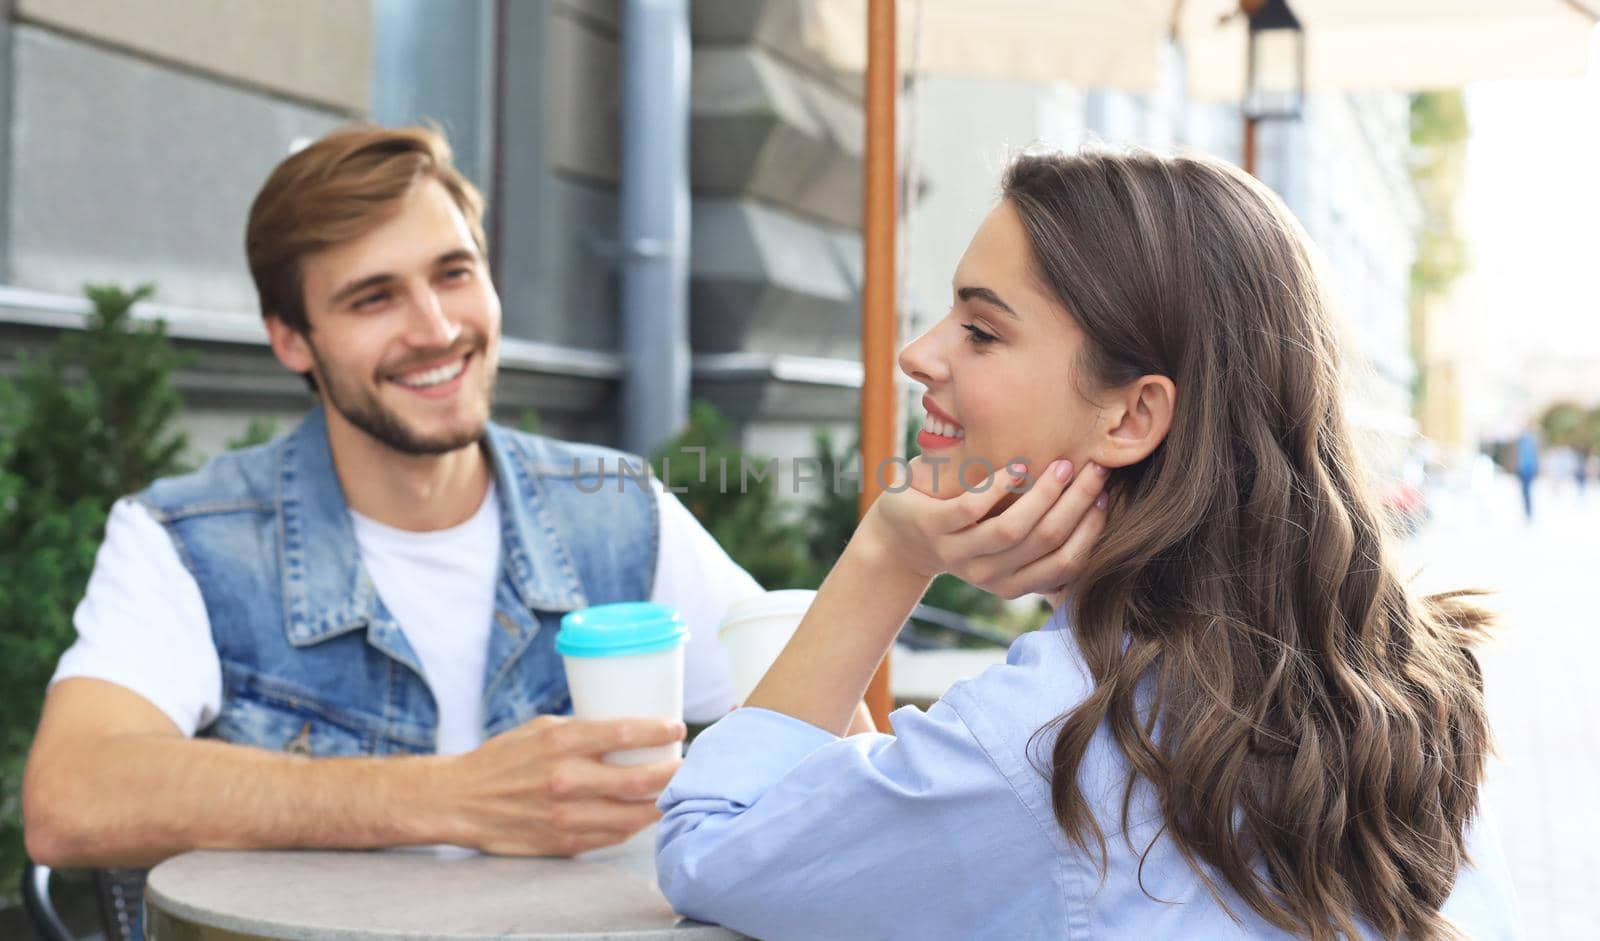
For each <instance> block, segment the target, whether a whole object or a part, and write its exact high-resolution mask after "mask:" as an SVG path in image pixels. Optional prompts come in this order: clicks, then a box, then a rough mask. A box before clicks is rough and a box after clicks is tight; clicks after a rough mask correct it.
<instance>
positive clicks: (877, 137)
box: [859, 0, 900, 729]
mask: <svg viewBox="0 0 1600 941" xmlns="http://www.w3.org/2000/svg"><path fill="white" fill-rule="evenodd" d="M894 7H895V0H868V5H867V75H866V132H867V133H866V154H865V161H864V162H865V164H866V179H865V187H864V189H865V192H864V195H863V199H864V204H863V207H862V208H863V212H862V230H863V231H862V242H863V246H864V253H865V258H864V266H863V283H862V291H861V364H862V367H863V369H864V372H865V378H864V380H863V382H862V385H861V478H862V480H861V484H862V491H861V503H860V508H859V512H860V514H862V515H865V513H866V512H867V508H868V507H870V506H871V505H872V501H873V500H876V499H877V498H878V494H879V492H881V491H882V489H883V487H882V482H881V481H880V480H879V474H878V469H879V468H881V467H884V465H885V462H887V461H888V460H889V459H890V458H892V457H894V456H895V455H897V454H898V453H899V447H900V443H899V441H898V440H897V438H898V435H899V428H898V427H897V425H898V422H897V421H896V414H897V409H896V406H895V382H894V373H895V346H896V342H895V334H896V328H897V326H898V320H899V312H898V310H897V309H896V306H895V297H894V291H895V223H896V220H897V215H896V212H895V194H896V191H897V190H898V188H899V187H898V185H897V183H896V180H895V146H894V137H895V91H896V84H897V83H898V81H899V69H898V67H897V63H896V61H895V56H896V48H895V22H894V19H895V9H894ZM867 708H869V709H870V710H871V711H872V719H873V721H874V722H876V723H877V725H878V728H880V729H887V728H888V727H889V726H888V720H889V712H890V711H891V710H892V709H893V708H894V697H893V696H892V694H891V693H890V687H889V660H888V658H884V661H883V662H882V663H880V664H879V665H878V672H877V673H876V674H875V675H874V676H873V677H872V682H871V684H870V685H869V686H868V687H867Z"/></svg>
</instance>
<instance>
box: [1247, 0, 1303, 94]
mask: <svg viewBox="0 0 1600 941" xmlns="http://www.w3.org/2000/svg"><path fill="white" fill-rule="evenodd" d="M1244 8H1245V12H1246V14H1247V16H1248V19H1249V35H1250V44H1249V51H1248V52H1247V53H1246V55H1247V62H1246V65H1247V68H1246V73H1245V76H1246V78H1245V80H1246V88H1245V96H1244V105H1243V108H1244V116H1245V117H1246V118H1248V119H1250V120H1252V121H1264V120H1284V121H1295V120H1299V118H1300V114H1301V110H1302V109H1303V107H1304V105H1305V97H1306V33H1305V30H1304V29H1303V28H1302V27H1301V26H1300V18H1299V17H1297V16H1295V15H1294V11H1293V10H1291V9H1289V3H1288V0H1256V2H1254V3H1249V2H1246V3H1245V4H1244Z"/></svg>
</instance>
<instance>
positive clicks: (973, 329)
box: [961, 323, 999, 346]
mask: <svg viewBox="0 0 1600 941" xmlns="http://www.w3.org/2000/svg"><path fill="white" fill-rule="evenodd" d="M961 327H962V329H964V330H966V331H967V340H968V342H970V343H972V344H973V345H974V346H986V345H988V344H990V343H993V342H994V341H995V340H998V339H999V337H997V336H995V335H994V334H992V333H985V332H984V331H983V330H981V329H979V327H978V325H977V324H970V323H964V324H962V325H961Z"/></svg>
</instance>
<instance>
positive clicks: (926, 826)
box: [656, 702, 1066, 941]
mask: <svg viewBox="0 0 1600 941" xmlns="http://www.w3.org/2000/svg"><path fill="white" fill-rule="evenodd" d="M892 721H893V724H894V728H895V731H896V734H895V735H884V734H871V735H857V736H853V737H851V738H846V739H840V738H836V737H834V736H833V735H830V734H828V733H826V732H824V731H822V730H820V729H817V728H815V727H813V726H811V725H808V724H806V723H804V722H801V721H799V720H798V719H794V718H791V717H789V716H786V715H783V714H780V713H776V712H771V711H768V710H764V709H755V708H744V709H739V710H736V711H735V712H734V713H732V714H731V715H730V716H728V717H727V718H726V719H723V720H722V721H721V722H719V723H717V724H716V725H714V726H712V727H711V728H710V729H708V730H706V731H705V732H704V733H702V734H701V736H700V737H699V738H698V739H697V740H696V741H695V743H694V745H693V746H692V748H691V749H690V753H689V755H688V757H687V759H686V760H685V763H684V765H683V767H682V768H681V769H680V770H679V772H678V774H677V776H676V777H674V778H673V780H672V782H671V784H670V785H669V786H668V788H667V790H666V791H665V792H664V793H663V794H662V796H661V800H660V807H661V809H662V811H663V812H664V815H665V816H664V818H663V820H662V822H661V827H660V830H659V836H658V846H657V867H656V868H657V873H658V875H659V879H660V883H661V889H662V892H663V893H664V894H665V895H666V896H667V899H668V900H669V901H670V902H671V903H672V905H673V906H674V908H675V909H676V910H677V911H679V912H680V913H682V914H684V915H687V916H690V917H692V918H696V919H700V920H702V921H710V922H715V923H719V924H723V925H726V926H728V927H730V928H733V929H735V930H738V931H742V932H745V933H747V934H750V935H753V936H755V937H759V938H763V939H767V941H781V939H785V938H797V939H798V938H827V937H851V938H898V937H908V938H909V937H923V938H928V937H963V938H988V937H996V938H999V937H1009V938H1016V937H1034V936H1044V935H1048V934H1050V933H1051V932H1052V931H1055V932H1059V931H1060V927H1061V925H1062V924H1063V923H1064V922H1065V917H1066V915H1065V910H1064V904H1065V903H1064V899H1065V893H1063V892H1062V891H1060V887H1059V886H1058V885H1057V883H1056V879H1055V878H1054V877H1053V876H1052V872H1053V870H1054V864H1053V860H1052V854H1053V850H1052V849H1051V841H1050V840H1048V839H1046V838H1043V837H1042V836H1041V835H1040V833H1039V831H1038V827H1039V822H1038V821H1036V820H1035V819H1034V818H1033V815H1032V814H1031V813H1030V812H1029V810H1028V809H1027V807H1026V806H1024V804H1023V803H1022V801H1021V800H1020V799H1019V798H1018V797H1017V795H1016V794H1015V793H1014V792H1013V790H1012V789H1011V786H1010V784H1009V783H1008V781H1007V779H1006V777H1005V776H1004V775H1002V774H1001V773H1000V772H999V770H998V769H997V768H996V766H995V765H994V763H993V762H992V761H991V760H990V759H989V757H988V755H987V753H986V751H985V749H984V748H983V746H982V745H981V744H980V743H979V741H978V740H977V739H976V738H975V737H974V735H973V733H972V731H971V729H970V728H969V727H968V725H967V723H966V722H965V721H964V720H963V718H962V717H961V715H960V714H959V713H958V712H957V711H956V709H955V708H953V707H952V706H951V705H949V704H948V703H946V702H939V703H936V704H934V706H933V707H932V709H930V710H929V711H928V712H927V713H923V712H921V711H919V710H916V709H913V708H905V709H901V710H899V711H897V712H896V713H894V715H893V717H892ZM1049 823H1050V825H1051V826H1054V821H1053V820H1052V821H1050V822H1049ZM997 882H998V884H999V885H1009V886H1011V887H1012V888H1011V889H1008V890H1006V891H1002V892H996V885H997ZM997 898H999V899H1005V900H1006V903H1005V905H1004V906H1003V910H999V911H997V910H996V899H997ZM1052 926H1053V927H1052Z"/></svg>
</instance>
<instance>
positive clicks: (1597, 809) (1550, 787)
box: [1403, 471, 1600, 941]
mask: <svg viewBox="0 0 1600 941" xmlns="http://www.w3.org/2000/svg"><path fill="white" fill-rule="evenodd" d="M1429 503H1430V506H1431V507H1432V519H1431V520H1430V521H1429V522H1428V523H1427V524H1425V525H1424V527H1423V529H1422V531H1421V532H1420V533H1418V534H1417V536H1416V537H1415V538H1413V539H1411V540H1409V541H1408V542H1407V543H1406V544H1405V551H1404V556H1403V557H1404V559H1405V562H1406V568H1407V570H1408V571H1414V572H1416V573H1417V576H1416V578H1417V581H1416V584H1417V585H1418V586H1419V587H1421V588H1424V589H1426V590H1429V591H1445V590H1450V589H1455V588H1467V587H1471V588H1481V589H1485V590H1488V591H1491V592H1493V594H1492V595H1491V597H1490V598H1488V599H1487V602H1488V604H1489V606H1490V607H1492V608H1493V609H1494V610H1495V611H1496V612H1497V613H1498V614H1499V615H1500V622H1499V624H1498V626H1497V628H1496V632H1495V639H1494V641H1493V642H1492V643H1491V644H1490V645H1489V646H1488V647H1486V648H1485V649H1484V650H1483V652H1482V657H1481V659H1482V663H1483V667H1484V672H1485V682H1486V685H1487V688H1488V696H1489V706H1490V713H1491V717H1492V721H1493V723H1494V730H1495V739H1496V745H1497V752H1498V754H1497V755H1496V756H1495V758H1494V759H1493V760H1492V761H1491V765H1490V768H1491V771H1490V775H1489V780H1488V784H1487V786H1486V792H1487V805H1488V806H1489V808H1490V813H1491V815H1492V818H1493V819H1494V822H1495V824H1496V826H1497V829H1498V831H1499V834H1500V838H1501V842H1502V843H1503V844H1504V846H1505V850H1506V858H1507V861H1508V863H1509V864H1510V866H1511V871H1512V878H1513V879H1514V880H1515V882H1516V885H1517V892H1518V900H1519V903H1520V905H1521V910H1522V916H1523V922H1524V928H1525V929H1526V937H1528V938H1530V939H1538V941H1555V939H1572V941H1582V939H1591V938H1600V841H1597V839H1596V836H1597V835H1600V804H1597V802H1596V797H1597V795H1600V695H1597V693H1596V689H1597V686H1596V683H1597V680H1596V676H1595V664H1596V663H1597V662H1600V630H1597V628H1600V615H1597V614H1596V603H1595V600H1594V598H1593V596H1592V588H1593V586H1594V585H1595V583H1596V581H1597V578H1600V487H1596V486H1594V485H1593V484H1591V485H1590V487H1589V489H1588V491H1587V492H1579V490H1578V489H1577V485H1576V483H1575V482H1574V481H1572V480H1554V479H1546V480H1543V481H1540V482H1538V483H1537V484H1536V485H1535V489H1534V507H1535V514H1534V518H1533V520H1532V521H1531V522H1530V521H1528V520H1526V519H1525V518H1524V516H1523V512H1522V503H1521V496H1520V494H1519V493H1518V487H1517V481H1516V479H1515V478H1514V477H1512V476H1510V475H1508V474H1503V473H1494V472H1492V471H1489V472H1487V474H1484V475H1480V476H1478V477H1477V478H1476V480H1473V479H1471V478H1468V479H1464V480H1456V481H1451V482H1440V483H1439V484H1438V485H1436V486H1434V487H1432V488H1430V490H1429Z"/></svg>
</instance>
